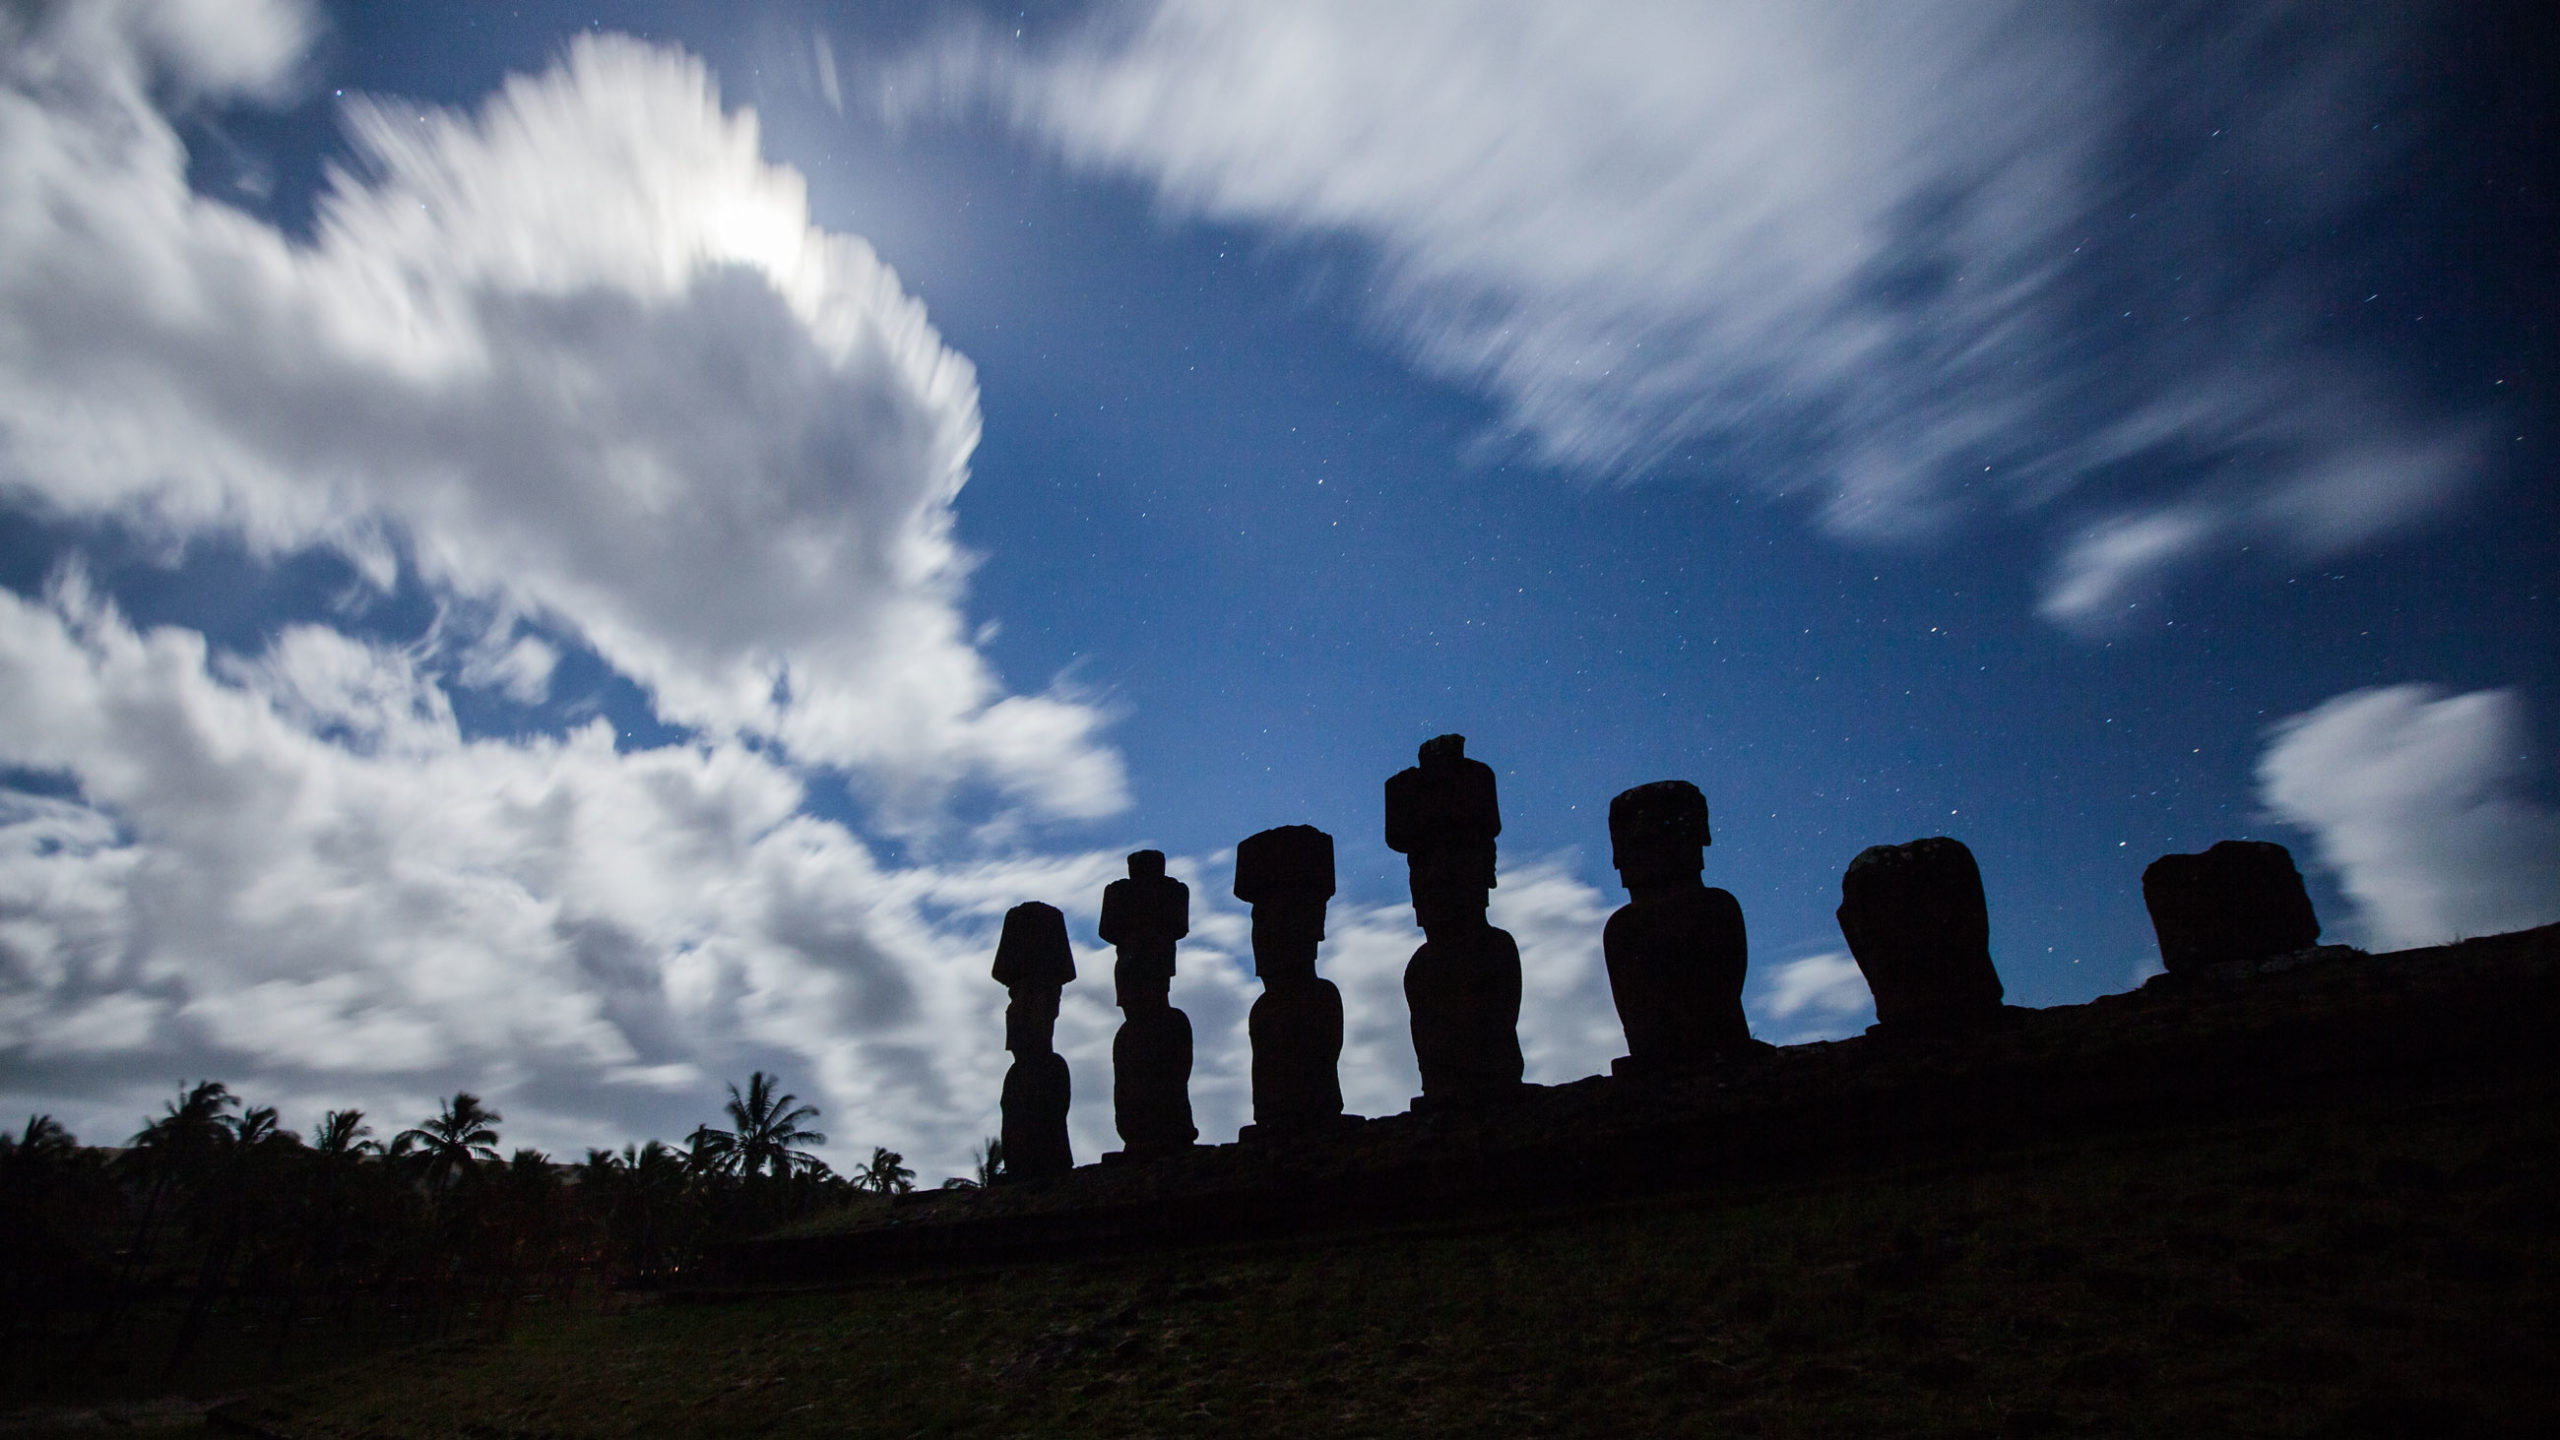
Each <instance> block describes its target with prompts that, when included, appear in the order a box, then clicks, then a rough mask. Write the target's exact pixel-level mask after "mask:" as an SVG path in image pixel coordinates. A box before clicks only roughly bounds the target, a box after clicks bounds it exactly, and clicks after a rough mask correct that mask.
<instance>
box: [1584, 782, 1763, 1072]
mask: <svg viewBox="0 0 2560 1440" xmlns="http://www.w3.org/2000/svg"><path fill="white" fill-rule="evenodd" d="M1714 843H1715V842H1714V840H1713V839H1712V838H1711V837H1710V836H1709V834H1708V831H1707V797H1706V796H1704V795H1701V794H1699V793H1698V787H1697V786H1695V785H1692V784H1690V783H1689V782H1688V781H1686V780H1658V781H1655V782H1654V783H1653V784H1651V785H1639V786H1637V787H1636V788H1634V789H1633V790H1629V791H1626V792H1624V793H1622V794H1620V795H1619V796H1618V798H1616V799H1614V800H1612V801H1610V802H1609V863H1610V864H1612V865H1615V866H1617V867H1618V880H1619V882H1620V883H1621V884H1623V885H1625V886H1626V887H1627V903H1626V904H1625V905H1622V906H1620V907H1619V908H1618V913H1616V914H1614V915H1612V916H1610V917H1609V926H1608V928H1607V929H1606V930H1604V931H1602V932H1601V939H1600V945H1601V951H1602V953H1603V954H1604V955H1605V956H1606V957H1607V959H1608V962H1609V993H1610V994H1611V995H1613V996H1615V997H1616V998H1617V1001H1618V1023H1619V1024H1621V1025H1623V1026H1624V1027H1626V1032H1627V1055H1626V1058H1625V1059H1622V1060H1619V1061H1617V1062H1616V1063H1615V1064H1613V1065H1612V1066H1611V1067H1610V1069H1611V1070H1612V1071H1613V1072H1614V1073H1616V1074H1619V1075H1630V1076H1662V1075H1675V1074H1680V1073H1683V1072H1687V1071H1694V1070H1698V1069H1701V1068H1704V1067H1707V1066H1710V1065H1713V1064H1715V1063H1716V1062H1717V1061H1719V1060H1726V1059H1731V1058H1733V1057H1736V1056H1739V1055H1743V1054H1746V1053H1749V1052H1750V1051H1751V1050H1752V1049H1753V1045H1752V1041H1751V1022H1750V1021H1748V1020H1746V1019H1744V1018H1743V1015H1742V977H1743V971H1744V969H1745V968H1746V966H1747V964H1748V962H1749V959H1750V952H1751V945H1750V941H1749V939H1748V937H1747V936H1746V935H1745V933H1744V931H1743V928H1742V907H1741V906H1740V905H1739V904H1737V903H1735V901H1734V898H1733V896H1732V895H1731V894H1729V893H1727V892H1725V891H1723V890H1715V889H1710V888H1708V886H1707V884H1706V882H1705V881H1704V880H1703V879H1701V878H1700V875H1699V872H1700V871H1701V870H1703V869H1704V868H1705V866H1706V855H1705V853H1704V852H1705V850H1706V847H1707V846H1709V845H1712V844H1714Z"/></svg>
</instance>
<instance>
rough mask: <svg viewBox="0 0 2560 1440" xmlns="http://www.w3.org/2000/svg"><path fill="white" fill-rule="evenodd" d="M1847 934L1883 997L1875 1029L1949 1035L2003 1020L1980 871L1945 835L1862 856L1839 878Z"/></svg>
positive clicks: (1958, 844)
mask: <svg viewBox="0 0 2560 1440" xmlns="http://www.w3.org/2000/svg"><path fill="white" fill-rule="evenodd" d="M1839 916H1840V934H1841V935H1842V937H1843V938H1845V939H1847V940H1848V942H1849V953H1850V955H1852V956H1854V957H1855V958H1856V959H1857V962H1858V969H1859V971H1860V972H1861V973H1862V974H1864V975H1865V976H1866V977H1867V989H1868V990H1869V991H1870V992H1872V993H1873V994H1874V996H1875V998H1876V1031H1877V1033H1879V1034H1884V1035H1896V1036H1915V1037H1927V1036H1944V1035H1953V1034H1960V1033H1963V1032H1965V1031H1969V1030H1975V1029H1979V1028H1981V1027H1983V1026H1985V1025H1989V1024H1991V1023H1993V1022H1996V1021H1997V1020H1998V1019H1999V1018H2000V1014H2001V1010H2000V996H2001V993H2002V992H2001V989H2000V972H1999V971H1998V970H1996V969H1994V968H1992V964H1991V913H1990V910H1989V909H1988V908H1987V907H1986V906H1985V905H1984V904H1983V899H1982V871H1981V868H1980V867H1978V866H1976V865H1975V864H1974V863H1973V852H1972V851H1971V850H1968V849H1966V848H1965V847H1964V842H1962V841H1960V840H1950V839H1948V838H1947V837H1945V836H1943V835H1940V836H1935V837H1933V838H1930V839H1927V840H1914V841H1912V842H1911V843H1910V844H1908V845H1874V846H1869V847H1868V848H1867V849H1865V850H1862V851H1860V852H1858V858H1857V859H1855V860H1852V861H1850V862H1849V870H1848V873H1847V874H1845V875H1842V876H1841V877H1840V911H1839Z"/></svg>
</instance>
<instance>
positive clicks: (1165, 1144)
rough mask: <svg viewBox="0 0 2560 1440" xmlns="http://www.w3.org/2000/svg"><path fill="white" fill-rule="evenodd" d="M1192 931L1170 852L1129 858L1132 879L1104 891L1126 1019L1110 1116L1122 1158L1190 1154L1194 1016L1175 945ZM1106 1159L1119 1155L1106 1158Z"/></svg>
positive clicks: (1117, 1046) (1105, 928) (1114, 1061)
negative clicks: (1178, 977) (1167, 858)
mask: <svg viewBox="0 0 2560 1440" xmlns="http://www.w3.org/2000/svg"><path fill="white" fill-rule="evenodd" d="M1190 933H1191V887H1190V886H1188V885H1185V884H1183V883H1182V882H1181V881H1179V880H1176V879H1173V878H1172V877H1170V876H1168V875H1166V874H1165V873H1164V852H1163V851H1161V850H1140V851H1138V852H1137V853H1136V854H1133V855H1131V856H1130V857H1129V878H1128V879H1126V880H1114V881H1112V882H1111V883H1110V884H1109V885H1106V886H1104V887H1103V890H1102V938H1103V941H1104V942H1105V943H1107V944H1109V945H1110V946H1111V947H1112V948H1113V949H1114V950H1116V951H1118V952H1119V958H1118V960H1117V961H1116V962H1115V963H1114V964H1113V965H1112V967H1111V981H1112V985H1113V987H1114V989H1115V990H1116V991H1117V993H1118V995H1119V1000H1120V1010H1121V1013H1122V1015H1123V1016H1124V1017H1126V1018H1124V1019H1123V1020H1122V1021H1121V1022H1120V1033H1119V1034H1118V1035H1117V1036H1114V1037H1113V1038H1112V1041H1111V1116H1112V1119H1113V1120H1114V1121H1115V1122H1117V1123H1118V1125H1119V1127H1120V1141H1121V1144H1122V1145H1124V1146H1125V1147H1127V1148H1125V1149H1124V1150H1122V1151H1121V1152H1120V1154H1122V1155H1124V1156H1126V1157H1127V1158H1129V1159H1131V1160H1145V1159H1151V1158H1153V1157H1155V1156H1159V1155H1170V1154H1174V1153H1176V1152H1178V1151H1182V1150H1188V1149H1190V1148H1191V1143H1192V1142H1193V1141H1195V1140H1197V1139H1199V1138H1200V1130H1199V1127H1197V1126H1195V1125H1193V1124H1192V1123H1191V1017H1190V1016H1188V1015H1185V1014H1183V1013H1182V1012H1181V1011H1179V1010H1176V1009H1174V1008H1173V951H1174V945H1175V942H1177V941H1179V940H1181V939H1182V937H1183V936H1185V935H1188V934H1190ZM1103 1158H1104V1159H1105V1160H1109V1159H1112V1158H1114V1157H1112V1156H1109V1155H1106V1156H1104V1157H1103Z"/></svg>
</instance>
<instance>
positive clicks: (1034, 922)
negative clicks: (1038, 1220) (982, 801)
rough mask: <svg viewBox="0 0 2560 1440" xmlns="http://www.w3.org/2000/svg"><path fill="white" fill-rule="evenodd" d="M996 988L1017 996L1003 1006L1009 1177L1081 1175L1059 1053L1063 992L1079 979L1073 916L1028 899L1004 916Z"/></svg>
mask: <svg viewBox="0 0 2560 1440" xmlns="http://www.w3.org/2000/svg"><path fill="white" fill-rule="evenodd" d="M995 973H996V983H997V984H999V985H1002V986H1003V987H1004V988H1005V993H1006V994H1008V995H1010V996H1011V997H1012V999H1011V1001H1010V1003H1008V1004H1007V1005H1006V1006H1005V1007H1004V1048H1005V1049H1007V1050H1010V1051H1012V1052H1013V1066H1012V1068H1011V1069H1008V1070H1006V1071H1005V1072H1004V1127H1003V1133H1004V1173H1005V1175H1006V1176H1007V1177H1008V1178H1010V1179H1015V1180H1032V1179H1037V1178H1039V1177H1040V1176H1043V1175H1063V1174H1065V1173H1066V1172H1068V1171H1069V1170H1073V1169H1074V1168H1076V1160H1075V1154H1074V1152H1073V1151H1071V1150H1069V1149H1068V1148H1067V1099H1068V1089H1067V1062H1066V1059H1065V1057H1064V1056H1061V1055H1060V1054H1058V1052H1057V1049H1056V1037H1057V1030H1058V992H1059V991H1060V990H1063V989H1065V988H1066V986H1067V983H1068V982H1069V981H1071V980H1073V979H1075V978H1076V956H1075V951H1073V950H1072V949H1070V948H1068V945H1067V917H1066V916H1064V915H1061V914H1059V913H1058V907H1057V906H1055V905H1043V904H1041V903H1040V902H1039V901H1037V900H1027V901H1024V902H1023V903H1022V904H1020V905H1016V906H1014V907H1013V908H1012V909H1010V910H1007V911H1006V912H1004V936H1003V938H1001V939H999V940H998V941H997V942H996V972H995Z"/></svg>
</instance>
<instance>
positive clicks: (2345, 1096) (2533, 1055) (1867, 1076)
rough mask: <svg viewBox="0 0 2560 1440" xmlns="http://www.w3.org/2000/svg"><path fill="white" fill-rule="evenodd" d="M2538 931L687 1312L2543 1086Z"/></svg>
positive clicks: (1798, 1064)
mask: <svg viewBox="0 0 2560 1440" xmlns="http://www.w3.org/2000/svg"><path fill="white" fill-rule="evenodd" d="M2555 1034H2560V926H2547V927H2544V928H2542V929H2539V930H2530V931H2524V932H2520V933H2517V934H2513V935H2504V936H2495V937H2490V938H2486V939H2479V940H2471V941H2466V942H2463V943H2461V944H2458V945H2450V946H2443V947H2437V948H2432V949H2424V950H2409V951H2401V952H2397V953H2393V954H2385V955H2366V954H2363V953H2362V952H2359V951H2354V950H2348V949H2344V948H2342V947H2322V948H2319V949H2314V950H2309V951H2304V952H2301V953H2299V954H2297V955H2292V956H2286V957H2281V958H2278V959H2275V960H2269V961H2262V962H2257V963H2254V964H2247V965H2238V966H2220V967H2211V968H2208V969H2205V970H2200V971H2190V972H2184V973H2181V974H2179V975H2176V976H2160V977H2157V978H2155V979H2153V980H2152V981H2151V982H2149V983H2148V984H2146V985H2144V986H2143V987H2142V988H2140V989H2138V990H2135V991H2132V992H2129V993H2126V994H2121V995H2108V996H2102V997H2100V998H2099V999H2096V1000H2093V1001H2090V1002H2089V1003H2087V1004H2085V1005H2067V1006H2056V1007H2053V1008H2051V1009H2043V1010H2030V1009H2019V1008H2012V1009H2010V1010H2008V1011H2006V1012H2004V1014H2003V1016H2002V1023H2000V1024H1999V1025H1997V1026H1996V1027H1994V1028H1992V1029H1991V1030H1989V1031H1987V1032H1984V1033H1980V1034H1975V1035H1971V1036H1967V1037H1964V1038H1962V1039H1960V1040H1947V1041H1909V1040H1895V1039H1892V1038H1889V1037H1886V1036H1883V1035H1868V1036H1862V1037H1858V1038H1855V1039H1850V1040H1842V1041H1833V1042H1828V1043H1821V1044H1810V1045H1795V1046H1786V1047H1781V1048H1778V1049H1775V1050H1773V1051H1770V1052H1768V1053H1767V1054H1766V1055H1764V1056H1761V1057H1759V1058H1756V1059H1753V1060H1750V1061H1745V1062H1738V1063H1736V1064H1734V1065H1731V1066H1729V1067H1727V1068H1725V1069H1722V1070H1720V1071H1717V1072H1715V1073H1713V1074H1709V1075H1703V1076H1696V1077H1691V1078H1688V1079H1684V1080H1678V1081H1672V1082H1667V1083H1649V1082H1642V1081H1637V1080H1634V1079H1629V1078H1621V1077H1617V1076H1593V1077H1591V1078H1589V1079H1585V1080H1578V1081H1575V1082H1573V1083H1571V1084H1567V1085H1556V1086H1530V1087H1528V1088H1527V1090H1526V1092H1525V1093H1524V1095H1523V1096H1522V1098H1521V1099H1520V1101H1519V1102H1518V1103H1516V1104H1513V1105H1509V1106H1505V1107H1503V1108H1501V1109H1497V1110H1487V1111H1472V1112H1470V1111H1456V1112H1451V1111H1438V1112H1434V1113H1431V1114H1427V1115H1415V1114H1405V1115H1397V1116H1391V1117H1387V1118H1384V1119H1378V1120H1370V1121H1367V1122H1364V1123H1360V1124H1356V1125H1351V1126H1348V1127H1346V1128H1345V1129H1344V1130H1342V1131H1341V1132H1340V1133H1338V1134H1335V1135H1330V1136H1325V1137H1322V1138H1315V1139H1308V1140H1304V1141H1298V1142H1257V1143H1253V1144H1236V1145H1204V1146H1200V1147H1197V1148H1195V1149H1193V1150H1191V1151H1189V1152H1187V1153H1184V1154H1180V1155H1176V1156H1172V1157H1168V1158H1165V1159H1159V1160H1153V1161H1149V1162H1146V1163H1143V1164H1122V1165H1112V1166H1108V1167H1105V1166H1100V1165H1089V1166H1085V1167H1083V1168H1080V1169H1077V1170H1075V1171H1073V1172H1071V1173H1068V1174H1065V1175H1060V1176H1055V1177H1052V1178H1049V1179H1045V1180H1038V1181H1032V1182H1027V1183H1023V1184H1018V1185H1002V1186H998V1187H996V1188H994V1189H991V1190H941V1191H931V1192H919V1193H918V1194H916V1195H913V1196H908V1197H903V1199H904V1202H905V1203H901V1204H899V1205H896V1206H892V1207H889V1208H887V1209H885V1210H882V1211H878V1212H873V1213H872V1214H870V1215H869V1216H867V1217H866V1218H865V1219H864V1220H863V1221H862V1222H861V1223H860V1224H859V1228H848V1229H845V1230H842V1231H837V1232H833V1233H828V1234H815V1235H801V1236H790V1237H775V1238H768V1239H763V1240H754V1241H746V1242H740V1243H736V1244H732V1245H728V1246H724V1247H721V1248H719V1249H718V1250H716V1251H715V1252H713V1253H712V1254H711V1255H710V1256H709V1257H708V1258H707V1264H706V1265H705V1266H704V1267H703V1268H702V1271H701V1272H700V1273H698V1274H696V1275H694V1276H691V1277H688V1279H687V1280H685V1281H684V1282H683V1283H682V1284H681V1285H680V1286H679V1287H678V1289H679V1290H680V1291H682V1292H685V1293H690V1294H693V1295H697V1296H715V1295H722V1294H734V1293H739V1292H743V1291H762V1290H770V1289H790V1288H800V1287H822V1286H832V1285H842V1284H848V1283H860V1282H863V1281H866V1280H871V1279H878V1278H887V1277H893V1276H898V1275H904V1274H917V1273H931V1272H943V1271H953V1270H965V1269H973V1268H984V1267H995V1266H1002V1265H1006V1264H1011V1263H1016V1262H1021V1261H1030V1260H1040V1259H1051V1258H1058V1257H1070V1256H1071V1257H1106V1256H1115V1255H1133V1254H1146V1253H1154V1252H1163V1251H1167V1250H1174V1249H1182V1248H1187V1247H1202V1246H1223V1245H1236V1244H1253V1243H1259V1242H1268V1241H1274V1240H1286V1239H1291V1238H1297V1237H1308V1236H1316V1235H1323V1234H1328V1233H1345V1232H1357V1231H1375V1230H1382V1229H1395V1228H1398V1227H1414V1226H1424V1227H1439V1226H1453V1225H1469V1224H1476V1223H1483V1222H1485V1221H1489V1220H1499V1219H1502V1218H1504V1217H1508V1216H1527V1215H1535V1214H1543V1213H1553V1212H1557V1211H1567V1210H1576V1209H1584V1208H1590V1207H1598V1206H1606V1205H1610V1204H1615V1203H1620V1202H1625V1201H1629V1200H1636V1199H1641V1198H1644V1197H1648V1196H1657V1195H1664V1194H1672V1193H1679V1192H1700V1191H1714V1190H1716V1189H1720V1188H1727V1187H1749V1186H1754V1185H1761V1184H1766V1183H1769V1182H1773V1181H1785V1180H1790V1179H1794V1178H1798V1177H1813V1176H1821V1175H1837V1174H1843V1173H1852V1172H1856V1171H1859V1170H1863V1169H1870V1168H1889V1167H1899V1166H1909V1165H1913V1164H1937V1163H1966V1162H1967V1161H1968V1160H1970V1159H1972V1158H1974V1157H1981V1156H1985V1155H1988V1154H1991V1153H1994V1152H1997V1151H2000V1150H2004V1149H2010V1148H2016V1147H2021V1146H2033V1145H2038V1144H2044V1143H2049V1142H2052V1141H2055V1140H2064V1139H2070V1138H2073V1137H2078V1136H2084V1135H2100V1134H2106V1133H2110V1132H2116V1131H2124V1130H2131V1129H2141V1128H2149V1127H2162V1126H2175V1125H2182V1124H2192V1123H2207V1122H2212V1121H2215V1120H2220V1119H2226V1118H2231V1117H2236V1116H2240V1115H2244V1114H2249V1113H2253V1112H2261V1111H2267V1110H2281V1109H2285V1108H2289V1107H2317V1106H2322V1105H2326V1104H2331V1103H2338V1102H2345V1101H2356V1100H2363V1099H2369V1098H2372V1097H2375V1096H2377V1095H2388V1094H2394V1093H2402V1092H2407V1091H2410V1090H2414V1089H2419V1088H2425V1087H2432V1086H2440V1085H2444V1084H2448V1083H2465V1082H2471V1081H2494V1080H2497V1079H2500V1078H2502V1077H2515V1078H2522V1079H2533V1078H2537V1077H2539V1078H2548V1077H2549V1075H2550V1074H2551V1073H2552V1072H2555V1071H2560V1044H2555V1043H2554V1037H2555Z"/></svg>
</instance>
